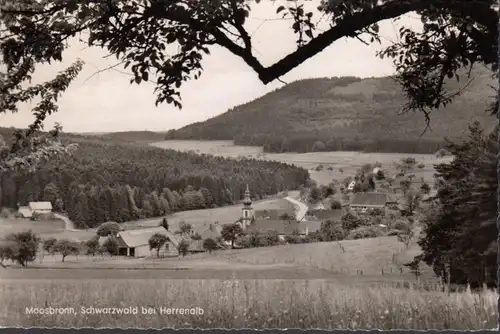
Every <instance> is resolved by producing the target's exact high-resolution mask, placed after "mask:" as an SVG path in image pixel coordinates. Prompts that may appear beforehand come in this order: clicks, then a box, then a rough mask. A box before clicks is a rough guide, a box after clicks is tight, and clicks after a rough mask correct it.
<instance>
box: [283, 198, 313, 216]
mask: <svg viewBox="0 0 500 334" xmlns="http://www.w3.org/2000/svg"><path fill="white" fill-rule="evenodd" d="M285 199H286V200H287V201H289V202H290V203H292V204H293V205H295V206H296V207H297V209H298V210H296V211H295V218H296V219H297V220H298V221H301V220H302V219H304V217H305V215H306V213H307V210H309V207H308V206H307V205H306V204H305V203H303V202H301V201H298V200H297V199H295V198H293V197H290V196H287V197H285Z"/></svg>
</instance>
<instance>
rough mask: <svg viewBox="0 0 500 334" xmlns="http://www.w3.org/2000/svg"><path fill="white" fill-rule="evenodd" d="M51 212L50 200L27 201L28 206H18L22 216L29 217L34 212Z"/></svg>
mask: <svg viewBox="0 0 500 334" xmlns="http://www.w3.org/2000/svg"><path fill="white" fill-rule="evenodd" d="M51 212H52V203H50V202H29V203H28V206H20V207H19V213H21V214H22V215H23V217H24V218H31V217H33V214H34V213H37V214H47V213H51Z"/></svg>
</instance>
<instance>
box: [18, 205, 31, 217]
mask: <svg viewBox="0 0 500 334" xmlns="http://www.w3.org/2000/svg"><path fill="white" fill-rule="evenodd" d="M19 213H21V214H22V215H23V217H25V218H31V217H33V211H32V210H31V209H30V208H29V206H20V207H19Z"/></svg>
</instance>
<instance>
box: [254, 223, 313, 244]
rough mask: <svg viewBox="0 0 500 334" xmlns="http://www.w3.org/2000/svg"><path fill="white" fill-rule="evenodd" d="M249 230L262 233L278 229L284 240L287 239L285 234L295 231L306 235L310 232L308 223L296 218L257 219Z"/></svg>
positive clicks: (281, 238) (279, 235) (280, 236)
mask: <svg viewBox="0 0 500 334" xmlns="http://www.w3.org/2000/svg"><path fill="white" fill-rule="evenodd" d="M247 231H248V232H260V233H266V232H271V231H276V232H277V233H278V237H279V239H280V240H282V241H283V240H285V236H287V235H293V234H294V233H295V234H298V235H300V236H306V235H308V234H309V231H308V228H307V224H305V223H303V222H300V223H299V222H297V221H296V220H290V221H288V220H274V219H264V220H255V221H253V222H252V224H250V226H249V227H248V228H247Z"/></svg>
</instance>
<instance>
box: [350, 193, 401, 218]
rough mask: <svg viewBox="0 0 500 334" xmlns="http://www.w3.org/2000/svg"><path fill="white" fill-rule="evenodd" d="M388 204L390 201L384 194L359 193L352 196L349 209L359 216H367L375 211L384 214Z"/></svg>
mask: <svg viewBox="0 0 500 334" xmlns="http://www.w3.org/2000/svg"><path fill="white" fill-rule="evenodd" d="M388 203H392V201H391V199H390V198H389V195H387V194H386V193H379V192H359V193H356V194H355V195H354V197H353V199H352V201H351V204H350V205H349V208H350V209H351V210H353V211H355V212H357V213H359V214H369V213H371V212H373V210H375V209H379V210H381V211H382V214H386V213H387V206H388Z"/></svg>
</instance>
